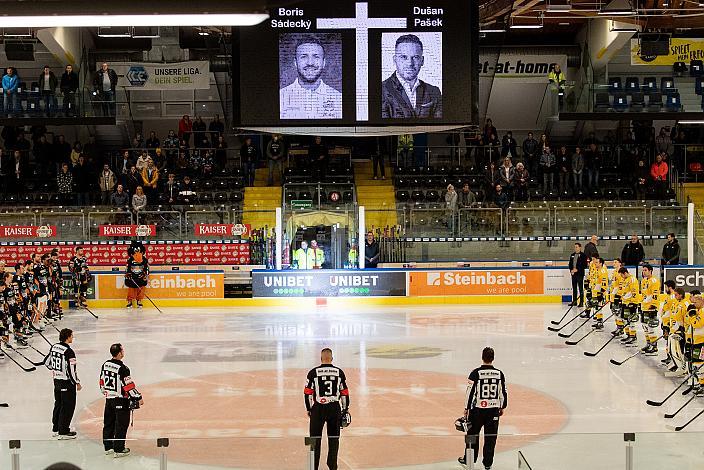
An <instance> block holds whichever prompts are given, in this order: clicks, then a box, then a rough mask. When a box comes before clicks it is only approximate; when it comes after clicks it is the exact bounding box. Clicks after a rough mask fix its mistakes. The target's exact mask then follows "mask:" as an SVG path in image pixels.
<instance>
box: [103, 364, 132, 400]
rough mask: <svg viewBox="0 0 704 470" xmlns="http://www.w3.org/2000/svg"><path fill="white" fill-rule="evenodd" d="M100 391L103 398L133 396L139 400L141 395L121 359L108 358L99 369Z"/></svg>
mask: <svg viewBox="0 0 704 470" xmlns="http://www.w3.org/2000/svg"><path fill="white" fill-rule="evenodd" d="M99 384H100V392H101V393H102V394H103V396H104V397H105V398H134V399H136V400H141V399H142V395H141V394H140V393H139V392H138V391H137V388H136V386H135V384H134V382H133V381H132V377H130V369H129V367H127V366H126V365H125V364H123V363H122V361H119V360H117V359H110V360H109V361H106V362H105V363H103V367H102V368H101V369H100V382H99Z"/></svg>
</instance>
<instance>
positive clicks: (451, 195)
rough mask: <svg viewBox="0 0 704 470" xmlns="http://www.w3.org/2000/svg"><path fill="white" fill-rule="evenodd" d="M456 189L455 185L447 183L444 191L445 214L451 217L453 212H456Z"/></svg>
mask: <svg viewBox="0 0 704 470" xmlns="http://www.w3.org/2000/svg"><path fill="white" fill-rule="evenodd" d="M457 199H458V197H457V191H455V187H454V186H453V185H451V184H448V185H447V191H446V192H445V209H446V211H445V215H446V216H447V217H448V218H449V217H453V216H454V214H455V212H457Z"/></svg>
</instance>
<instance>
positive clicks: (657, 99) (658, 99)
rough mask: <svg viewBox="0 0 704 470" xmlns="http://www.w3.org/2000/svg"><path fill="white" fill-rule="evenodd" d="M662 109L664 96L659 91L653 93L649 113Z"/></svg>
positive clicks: (649, 98)
mask: <svg viewBox="0 0 704 470" xmlns="http://www.w3.org/2000/svg"><path fill="white" fill-rule="evenodd" d="M661 109H662V94H661V93H660V92H659V91H656V92H654V93H651V94H650V96H649V97H648V111H651V112H658V111H660V110H661Z"/></svg>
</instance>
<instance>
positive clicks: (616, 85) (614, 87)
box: [609, 77, 623, 94]
mask: <svg viewBox="0 0 704 470" xmlns="http://www.w3.org/2000/svg"><path fill="white" fill-rule="evenodd" d="M619 91H623V84H622V83H621V78H620V77H611V78H609V93H611V94H614V93H618V92H619Z"/></svg>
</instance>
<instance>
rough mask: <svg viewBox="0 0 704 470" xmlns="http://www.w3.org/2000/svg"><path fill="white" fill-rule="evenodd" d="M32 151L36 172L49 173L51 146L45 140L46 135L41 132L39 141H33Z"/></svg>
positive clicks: (42, 174) (44, 174)
mask: <svg viewBox="0 0 704 470" xmlns="http://www.w3.org/2000/svg"><path fill="white" fill-rule="evenodd" d="M32 153H33V154H34V162H35V164H36V168H37V173H38V174H39V175H40V176H46V175H47V174H49V167H50V165H49V159H50V158H51V148H50V146H49V143H48V142H47V141H46V135H44V134H42V135H41V136H40V137H39V141H38V142H37V143H35V144H34V147H33V148H32Z"/></svg>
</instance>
